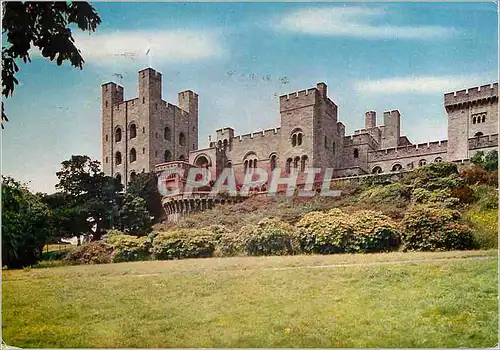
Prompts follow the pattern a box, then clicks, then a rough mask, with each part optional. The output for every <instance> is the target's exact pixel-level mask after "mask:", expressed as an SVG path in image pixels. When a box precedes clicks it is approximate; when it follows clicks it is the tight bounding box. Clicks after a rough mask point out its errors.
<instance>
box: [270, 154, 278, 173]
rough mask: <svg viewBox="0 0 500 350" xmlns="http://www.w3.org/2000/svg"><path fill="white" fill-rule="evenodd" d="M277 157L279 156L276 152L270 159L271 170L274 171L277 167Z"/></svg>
mask: <svg viewBox="0 0 500 350" xmlns="http://www.w3.org/2000/svg"><path fill="white" fill-rule="evenodd" d="M276 158H277V156H276V154H273V155H272V156H271V159H270V161H269V166H270V168H271V171H273V170H274V169H276Z"/></svg>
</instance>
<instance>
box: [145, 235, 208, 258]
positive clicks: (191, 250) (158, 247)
mask: <svg viewBox="0 0 500 350" xmlns="http://www.w3.org/2000/svg"><path fill="white" fill-rule="evenodd" d="M215 242H216V240H215V236H214V234H213V233H212V232H210V231H209V230H207V229H194V228H189V229H188V228H179V229H174V230H171V231H166V232H158V233H157V234H156V235H155V236H154V238H153V246H152V247H151V250H150V251H151V253H152V254H153V258H155V259H160V260H168V259H187V258H205V257H210V256H212V255H213V253H214V250H215Z"/></svg>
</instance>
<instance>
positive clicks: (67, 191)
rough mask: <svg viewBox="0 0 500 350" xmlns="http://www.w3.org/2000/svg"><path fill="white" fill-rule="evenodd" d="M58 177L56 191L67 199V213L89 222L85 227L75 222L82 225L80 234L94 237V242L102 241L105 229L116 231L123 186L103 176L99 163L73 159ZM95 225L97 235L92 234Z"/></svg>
mask: <svg viewBox="0 0 500 350" xmlns="http://www.w3.org/2000/svg"><path fill="white" fill-rule="evenodd" d="M56 175H57V177H58V178H59V183H58V184H57V185H56V189H58V190H59V191H61V192H62V193H64V195H66V196H68V197H67V198H68V202H67V204H66V209H67V210H70V211H71V212H72V213H73V214H75V215H77V216H79V215H84V217H85V218H86V221H85V223H82V222H81V221H80V220H77V219H76V218H73V219H74V220H76V221H77V222H79V223H80V224H81V225H82V226H81V227H80V229H79V230H78V231H77V232H87V233H92V235H93V239H94V240H97V239H99V238H101V236H102V235H103V234H104V232H105V230H106V229H110V228H112V227H113V223H114V220H115V218H116V216H117V212H118V208H119V205H120V201H121V199H120V194H119V192H120V191H121V190H122V185H121V184H120V183H119V181H118V180H116V179H115V178H113V177H110V176H106V175H104V173H103V172H102V171H101V170H100V163H99V162H98V161H95V160H92V159H90V157H88V156H81V155H76V156H72V157H71V159H69V160H66V161H64V162H62V170H61V171H59V172H57V173H56ZM66 213H68V211H66ZM94 225H96V228H95V232H91V228H92V226H94Z"/></svg>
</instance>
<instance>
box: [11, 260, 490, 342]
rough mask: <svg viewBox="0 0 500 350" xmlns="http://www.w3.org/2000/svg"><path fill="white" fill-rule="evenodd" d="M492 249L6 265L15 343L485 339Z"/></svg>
mask: <svg viewBox="0 0 500 350" xmlns="http://www.w3.org/2000/svg"><path fill="white" fill-rule="evenodd" d="M497 284H498V271H497V252H496V251H472V252H466V251H464V252H441V253H388V254H361V255H360V254H356V255H351V254H342V255H323V256H318V255H312V256H286V257H260V258H259V257H242V258H224V259H219V258H212V259H188V260H177V261H148V262H133V263H122V264H108V265H90V266H89V265H85V266H83V265H81V266H69V267H60V268H51V269H31V270H29V269H26V270H17V271H5V272H4V273H3V283H2V296H3V298H2V325H3V339H4V340H5V341H6V342H7V344H9V345H14V346H18V347H23V348H24V347H54V348H55V347H66V348H69V347H89V348H92V347H124V348H126V347H143V348H148V347H186V348H187V347H358V348H361V347H457V348H458V347H491V346H493V345H495V344H496V343H497V342H498V333H497V330H498V299H497V296H498V292H497Z"/></svg>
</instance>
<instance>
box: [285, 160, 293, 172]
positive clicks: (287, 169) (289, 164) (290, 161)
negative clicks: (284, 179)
mask: <svg viewBox="0 0 500 350" xmlns="http://www.w3.org/2000/svg"><path fill="white" fill-rule="evenodd" d="M292 162H293V160H292V158H288V159H287V160H286V172H287V173H290V170H291V169H290V168H291V165H292Z"/></svg>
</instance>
